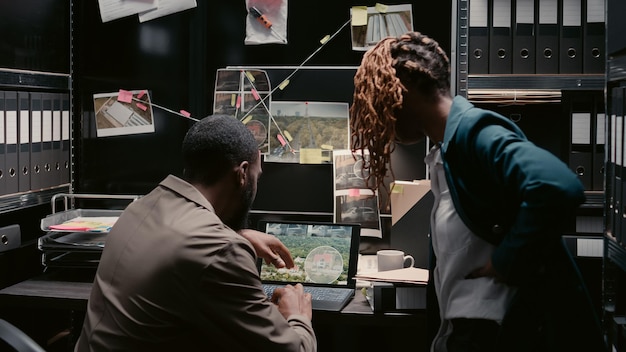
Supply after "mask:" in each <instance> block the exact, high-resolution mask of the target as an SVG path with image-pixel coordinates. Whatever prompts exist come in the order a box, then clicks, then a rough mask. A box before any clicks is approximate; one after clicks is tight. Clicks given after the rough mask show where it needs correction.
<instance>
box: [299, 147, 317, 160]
mask: <svg viewBox="0 0 626 352" xmlns="http://www.w3.org/2000/svg"><path fill="white" fill-rule="evenodd" d="M321 163H322V150H321V149H319V148H300V164H321Z"/></svg>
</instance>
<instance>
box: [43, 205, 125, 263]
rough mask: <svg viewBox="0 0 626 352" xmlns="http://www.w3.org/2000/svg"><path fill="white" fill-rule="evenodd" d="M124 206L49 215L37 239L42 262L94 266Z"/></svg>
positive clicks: (72, 210) (44, 220) (71, 210)
mask: <svg viewBox="0 0 626 352" xmlns="http://www.w3.org/2000/svg"><path fill="white" fill-rule="evenodd" d="M121 213H122V210H111V209H70V210H67V211H64V212H58V213H54V214H51V215H48V216H46V217H45V218H43V219H42V220H41V229H42V230H43V231H45V232H46V234H45V235H44V236H42V237H40V238H39V239H38V248H39V250H40V251H41V252H42V264H43V265H44V266H45V267H47V268H48V267H57V268H95V267H97V265H98V263H99V262H100V256H101V255H102V250H103V248H104V245H105V243H106V237H107V235H108V234H109V230H110V229H111V227H112V226H113V225H114V224H115V222H116V221H117V219H118V218H119V216H120V215H121Z"/></svg>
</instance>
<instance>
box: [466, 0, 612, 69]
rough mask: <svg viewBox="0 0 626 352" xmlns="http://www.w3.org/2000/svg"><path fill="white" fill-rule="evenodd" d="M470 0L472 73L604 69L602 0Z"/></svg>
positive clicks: (469, 33) (470, 64)
mask: <svg viewBox="0 0 626 352" xmlns="http://www.w3.org/2000/svg"><path fill="white" fill-rule="evenodd" d="M468 1H469V6H468V11H469V13H468V17H469V27H468V66H469V69H468V72H469V74H470V75H480V74H515V75H520V74H601V73H604V71H605V63H604V62H605V26H604V22H605V20H604V16H605V14H604V9H605V4H604V0H468Z"/></svg>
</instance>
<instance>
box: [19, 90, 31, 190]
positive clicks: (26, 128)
mask: <svg viewBox="0 0 626 352" xmlns="http://www.w3.org/2000/svg"><path fill="white" fill-rule="evenodd" d="M17 99H18V106H19V111H18V124H17V125H18V140H19V142H18V155H17V170H18V171H17V173H18V181H17V182H18V192H28V191H30V97H29V95H28V92H18V93H17Z"/></svg>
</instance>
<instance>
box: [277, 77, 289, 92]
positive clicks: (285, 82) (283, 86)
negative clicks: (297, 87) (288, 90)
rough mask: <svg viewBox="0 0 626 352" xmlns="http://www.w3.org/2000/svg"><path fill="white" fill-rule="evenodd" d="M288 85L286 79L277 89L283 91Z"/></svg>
mask: <svg viewBox="0 0 626 352" xmlns="http://www.w3.org/2000/svg"><path fill="white" fill-rule="evenodd" d="M288 84H289V80H288V79H286V80H284V81H282V82H281V84H280V85H279V86H278V88H279V89H280V90H283V89H285V87H287V85H288Z"/></svg>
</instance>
